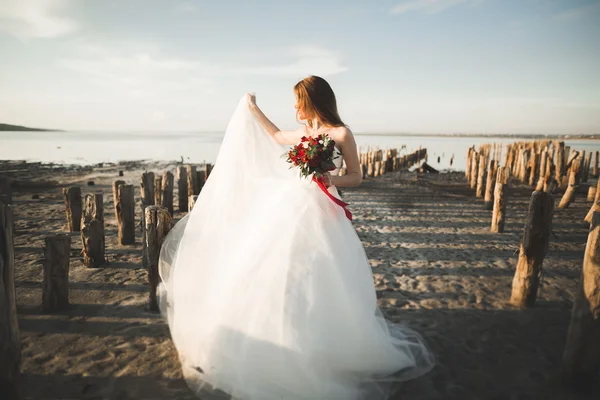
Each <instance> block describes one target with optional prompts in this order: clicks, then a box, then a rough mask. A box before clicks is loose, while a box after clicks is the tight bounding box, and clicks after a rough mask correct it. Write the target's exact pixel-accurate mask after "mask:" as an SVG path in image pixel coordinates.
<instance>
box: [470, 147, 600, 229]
mask: <svg viewBox="0 0 600 400" xmlns="http://www.w3.org/2000/svg"><path fill="white" fill-rule="evenodd" d="M501 154H502V145H499V144H496V143H494V144H484V145H481V146H480V147H479V149H478V150H475V147H471V148H469V150H468V152H467V168H466V170H465V175H466V178H467V182H468V183H469V185H470V187H471V189H473V190H475V196H476V197H478V198H483V201H484V205H485V207H486V208H487V209H488V210H493V213H492V223H491V231H492V232H498V233H502V232H504V225H505V220H506V215H505V214H506V201H507V199H506V196H507V194H506V192H507V189H508V185H509V182H510V180H511V177H514V178H515V179H517V180H518V181H520V182H521V183H522V184H526V185H529V186H531V187H532V188H535V190H536V191H544V192H546V193H553V194H556V193H558V191H564V194H563V196H562V198H561V201H560V203H559V205H558V208H567V207H569V205H570V204H571V203H572V202H573V201H574V200H575V194H576V193H577V192H578V191H581V190H582V183H585V182H587V181H588V179H589V177H590V167H592V173H591V176H592V177H595V178H597V177H598V163H599V160H598V158H599V152H598V151H596V152H595V153H591V152H589V153H588V154H587V157H586V152H585V151H576V150H572V149H571V148H570V147H569V146H565V145H564V142H562V141H549V140H536V141H532V142H516V143H512V144H508V145H506V149H505V152H504V163H503V164H502V165H501V164H500V158H501ZM592 155H594V160H593V164H592ZM598 196H600V193H598V190H597V187H596V186H591V187H590V188H589V190H588V200H589V201H592V200H594V206H593V207H592V208H593V209H594V210H595V209H598V210H599V211H600V208H597V206H596V202H597V201H598V200H599V199H598ZM591 213H592V210H590V213H589V214H588V216H587V217H586V221H587V222H588V223H589V222H591V218H592V216H591Z"/></svg>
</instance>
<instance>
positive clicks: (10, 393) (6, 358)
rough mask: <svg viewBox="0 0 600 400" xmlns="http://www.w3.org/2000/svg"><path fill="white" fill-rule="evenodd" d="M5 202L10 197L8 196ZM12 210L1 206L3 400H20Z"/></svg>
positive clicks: (0, 356) (0, 358) (0, 375)
mask: <svg viewBox="0 0 600 400" xmlns="http://www.w3.org/2000/svg"><path fill="white" fill-rule="evenodd" d="M3 195H5V196H6V200H7V201H8V200H9V197H8V195H7V194H6V193H3ZM13 225H14V221H13V208H12V205H9V204H4V203H3V202H0V398H2V399H20V398H21V386H20V381H21V338H20V333H19V322H18V319H17V301H16V292H15V249H14V242H13V240H14V239H13Z"/></svg>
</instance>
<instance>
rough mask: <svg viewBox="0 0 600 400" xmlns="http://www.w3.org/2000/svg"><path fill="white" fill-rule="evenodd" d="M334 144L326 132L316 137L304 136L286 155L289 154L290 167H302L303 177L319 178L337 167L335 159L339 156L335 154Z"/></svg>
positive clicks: (301, 174) (301, 173)
mask: <svg viewBox="0 0 600 400" xmlns="http://www.w3.org/2000/svg"><path fill="white" fill-rule="evenodd" d="M334 146H335V142H334V140H333V139H331V138H330V137H329V136H327V135H325V134H321V135H319V136H317V137H315V138H312V137H310V138H308V137H306V136H302V139H300V143H298V144H297V145H295V146H292V148H291V149H290V151H289V152H288V153H287V154H285V155H284V156H287V159H286V161H287V162H289V163H290V164H292V166H290V168H292V167H298V168H300V176H301V177H304V178H306V177H308V176H310V175H313V177H314V178H316V179H317V180H319V179H321V178H322V177H323V175H325V173H326V172H327V171H332V170H334V169H335V164H334V163H333V160H335V159H336V158H337V157H338V156H335V155H334V149H335V148H334Z"/></svg>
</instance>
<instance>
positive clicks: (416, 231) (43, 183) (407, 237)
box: [0, 161, 600, 400]
mask: <svg viewBox="0 0 600 400" xmlns="http://www.w3.org/2000/svg"><path fill="white" fill-rule="evenodd" d="M176 165H177V164H176V163H175V162H173V163H154V162H153V163H143V162H131V163H122V164H119V165H114V164H104V165H96V166H88V167H74V166H52V165H51V166H48V165H42V164H25V163H20V162H6V161H2V162H0V173H1V174H5V175H8V176H10V177H12V178H14V179H16V180H17V181H18V182H17V183H18V185H17V186H18V187H17V189H16V192H15V193H14V205H15V214H16V232H17V236H16V239H15V246H16V249H15V251H16V270H17V271H16V286H17V302H18V313H19V324H20V330H21V335H22V344H23V352H22V353H23V363H22V371H23V384H24V393H25V395H26V398H28V399H53V400H54V399H148V400H151V399H194V396H192V395H191V393H190V392H189V390H188V389H187V387H186V385H185V382H184V381H183V380H182V378H181V372H180V369H179V368H180V366H179V362H178V359H177V355H176V352H175V349H174V347H173V344H172V342H171V340H170V337H169V332H168V328H167V325H166V324H165V321H164V320H163V319H162V318H161V317H160V316H159V315H156V314H153V313H150V312H147V311H146V310H145V306H146V303H147V297H148V294H147V277H146V276H147V275H146V271H145V270H144V269H143V268H142V265H141V232H140V231H139V230H138V231H137V232H136V235H137V239H136V244H135V245H134V246H120V245H118V244H117V239H116V222H115V219H114V211H113V201H112V200H113V199H112V191H111V184H112V182H113V181H114V180H116V179H124V180H125V181H127V182H128V183H133V184H134V185H135V186H136V199H137V201H138V202H139V177H140V175H141V172H143V171H144V170H151V171H155V172H160V171H164V170H171V171H174V169H175V167H176ZM119 170H123V171H124V177H123V178H119V177H118V171H119ZM90 180H93V181H94V183H95V185H94V186H87V182H88V181H90ZM71 184H73V185H80V186H81V187H82V191H83V193H88V192H92V191H95V190H102V191H103V192H104V204H105V209H104V212H105V220H106V234H107V239H106V245H107V256H108V259H109V261H110V264H109V265H107V266H105V267H103V268H99V269H88V268H85V267H84V266H83V264H82V259H81V255H80V252H81V240H80V238H79V235H78V234H73V236H72V253H71V265H70V275H69V279H70V300H71V307H70V308H69V310H67V311H65V312H60V313H54V314H46V313H44V312H43V311H42V310H41V307H40V303H41V282H42V259H43V251H42V246H43V238H44V237H45V236H46V235H51V234H54V233H64V232H66V217H65V212H64V205H63V200H62V193H61V188H62V187H64V186H68V185H71ZM530 194H531V190H530V189H528V188H526V187H524V186H523V187H517V188H513V189H511V191H510V194H509V195H510V198H509V201H508V211H507V216H508V218H507V224H506V232H505V233H504V234H492V233H490V232H489V224H490V218H491V212H490V211H487V210H485V209H484V208H483V201H482V200H479V199H476V198H475V197H474V195H473V193H472V192H471V191H470V190H468V188H467V186H466V181H465V179H464V174H462V173H448V174H439V175H426V174H419V175H417V174H415V173H408V172H404V173H394V174H387V175H385V176H383V177H380V178H376V179H372V180H367V181H364V182H363V184H362V185H361V186H360V187H359V188H352V189H344V190H343V197H344V200H345V201H347V202H349V203H350V205H351V206H350V208H351V210H352V212H353V213H354V226H355V228H356V230H357V232H358V235H359V236H360V238H361V240H362V241H363V244H364V246H365V249H366V252H367V255H368V256H369V260H370V262H371V266H372V268H373V276H374V282H375V285H376V289H377V293H378V297H379V303H380V306H381V308H382V311H383V312H384V314H385V315H386V316H387V317H388V318H390V319H392V320H394V321H396V322H403V323H405V324H406V325H408V326H410V327H412V328H414V329H416V330H418V331H419V332H420V333H421V334H422V335H423V336H424V338H425V339H426V341H427V343H428V344H429V346H430V347H431V349H432V351H433V352H434V354H435V356H436V358H437V366H436V368H435V369H434V370H433V371H432V372H431V373H429V374H428V375H426V376H424V377H422V378H420V379H417V380H414V381H411V382H408V383H406V384H404V385H403V387H402V388H401V390H400V392H399V393H398V395H397V396H396V398H397V399H411V400H425V399H427V400H430V399H511V400H526V399H550V400H554V399H556V400H559V399H560V400H563V399H574V400H580V399H581V400H583V399H598V398H600V391H598V389H597V388H596V391H595V392H593V393H586V394H581V393H574V392H570V391H568V390H567V389H565V388H563V387H562V386H561V385H560V383H559V380H558V373H559V370H560V362H561V357H562V351H563V347H564V343H565V338H566V332H567V328H568V324H569V317H570V311H571V307H572V302H573V298H574V294H575V291H576V288H577V284H578V280H579V274H580V270H581V265H582V260H583V254H584V249H585V242H586V239H587V232H588V227H587V225H586V224H585V223H584V222H583V221H582V220H583V217H584V216H585V214H586V212H587V211H588V209H589V207H590V205H591V203H589V202H587V201H586V199H585V196H579V197H578V198H577V199H576V201H575V203H573V204H572V205H571V207H570V208H568V209H566V210H558V209H557V210H555V214H554V228H553V230H554V234H555V236H553V237H552V238H551V241H550V250H549V253H548V255H547V257H546V259H545V261H544V275H543V285H542V288H541V292H540V294H539V298H538V302H537V305H536V307H535V308H534V309H530V310H525V311H523V310H517V309H514V308H513V307H511V306H510V305H509V304H508V298H509V296H510V289H511V281H512V277H513V273H514V269H515V266H516V261H517V256H518V254H517V251H518V246H519V239H520V235H521V234H522V229H523V223H524V217H525V213H526V209H527V204H528V199H529V196H530ZM35 195H38V196H39V199H34V198H32V197H34V196H35ZM559 200H560V198H559V197H557V199H556V202H557V204H558V201H559ZM175 204H176V202H175ZM136 212H137V216H136V218H137V219H138V221H139V217H140V209H139V206H138V207H137V210H136ZM183 215H184V214H182V213H176V216H175V217H176V218H181V217H182V216H183Z"/></svg>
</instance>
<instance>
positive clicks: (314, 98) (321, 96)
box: [294, 75, 346, 127]
mask: <svg viewBox="0 0 600 400" xmlns="http://www.w3.org/2000/svg"><path fill="white" fill-rule="evenodd" d="M294 93H295V94H296V97H297V98H298V106H299V108H300V110H302V112H303V113H304V114H305V115H306V116H307V117H308V121H307V123H308V126H310V127H312V119H313V118H316V119H318V120H319V122H321V123H322V124H323V125H328V126H346V124H344V123H343V122H342V119H341V118H340V115H339V114H338V109H337V102H336V100H335V94H334V93H333V90H332V89H331V86H329V83H327V81H326V80H325V79H323V78H321V77H319V76H314V75H311V76H309V77H308V78H304V79H303V80H301V81H300V82H298V83H296V85H295V86H294Z"/></svg>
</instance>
